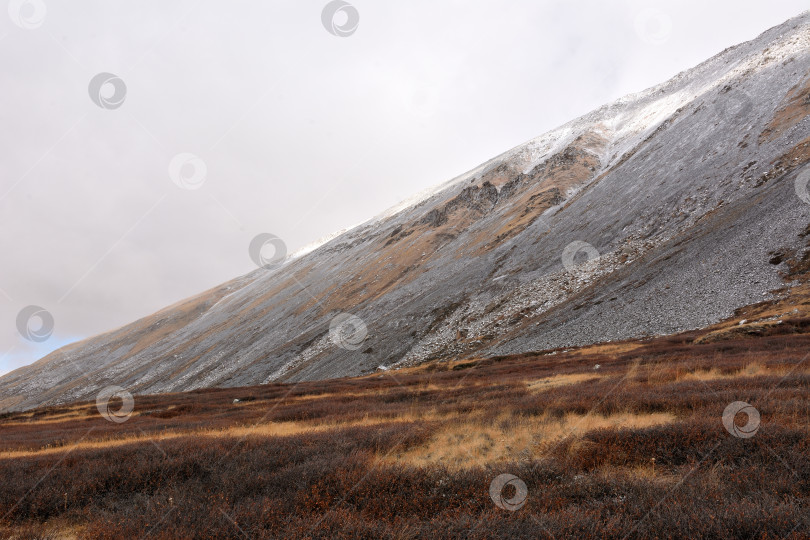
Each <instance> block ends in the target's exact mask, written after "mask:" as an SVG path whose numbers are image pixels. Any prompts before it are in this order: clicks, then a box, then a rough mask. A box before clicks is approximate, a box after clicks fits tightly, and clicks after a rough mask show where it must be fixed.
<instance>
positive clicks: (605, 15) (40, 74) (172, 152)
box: [0, 0, 806, 373]
mask: <svg viewBox="0 0 810 540" xmlns="http://www.w3.org/2000/svg"><path fill="white" fill-rule="evenodd" d="M326 5H327V2H326V1H325V0H275V1H258V0H257V1H253V2H248V1H234V2H223V1H216V2H214V1H208V0H184V1H176V2H170V1H166V0H140V1H138V2H130V3H124V2H120V1H109V0H99V1H83V2H69V1H68V0H61V1H56V0H12V1H11V2H10V3H9V6H8V16H0V69H2V73H3V75H2V83H0V89H1V90H0V92H2V98H3V99H2V101H0V120H1V121H2V122H1V123H0V160H1V162H2V164H3V165H2V169H0V170H1V171H2V172H0V260H1V261H2V264H0V373H3V372H6V371H9V370H11V369H14V368H16V367H19V366H21V365H24V364H27V363H30V362H31V361H33V360H36V359H37V358H38V357H40V356H42V355H44V354H45V353H47V352H49V351H50V350H53V349H55V348H57V347H58V346H61V345H64V344H65V343H68V342H71V341H74V340H76V339H81V338H83V337H87V336H91V335H94V334H97V333H100V332H103V331H105V330H109V329H111V328H114V327H117V326H120V325H122V324H125V323H127V322H130V321H132V320H135V319H136V318H138V317H141V316H144V315H147V314H149V313H152V312H154V311H156V310H158V309H160V308H161V307H164V306H165V305H167V304H170V303H173V302H175V301H177V300H179V299H182V298H185V297H188V296H190V295H193V294H195V293H198V292H200V291H202V290H204V289H206V288H209V287H212V286H214V285H216V284H218V283H221V282H223V281H226V280H228V279H231V278H233V277H235V276H237V275H240V274H244V273H246V272H249V271H251V270H252V269H254V268H255V265H254V263H253V262H252V261H251V259H250V258H249V256H248V245H249V243H250V240H251V239H252V238H253V237H254V236H255V235H257V234H259V233H262V232H270V233H273V234H276V235H277V236H279V237H281V238H282V239H283V240H284V241H285V243H286V244H287V247H288V250H289V251H290V252H292V251H294V250H296V249H298V248H300V247H302V246H303V245H305V244H308V243H310V242H312V241H314V240H316V239H318V238H320V237H322V236H324V235H326V234H329V233H331V232H333V231H335V230H338V229H342V228H344V227H348V226H351V225H354V224H356V223H358V222H361V221H364V220H366V219H368V218H370V217H372V216H374V215H375V214H378V213H380V212H381V211H383V210H385V209H386V208H388V207H391V206H393V205H394V204H396V203H397V202H399V201H400V200H402V199H404V198H406V197H408V196H410V195H412V194H414V193H415V192H417V191H420V190H422V189H424V188H426V187H430V186H432V185H435V184H438V183H441V182H443V181H445V180H448V179H449V178H451V177H454V176H456V175H458V174H460V173H462V172H464V171H466V170H469V169H471V168H473V167H474V166H476V165H478V164H479V163H481V162H483V161H486V160H487V159H489V158H491V157H493V156H495V155H497V154H499V153H501V152H503V151H504V150H507V149H509V148H511V147H513V146H516V145H518V144H520V143H522V142H524V141H526V140H528V139H530V138H532V137H535V136H537V135H540V134H541V133H543V132H545V131H547V130H549V129H551V128H554V127H556V126H558V125H560V124H562V123H564V122H566V121H568V120H570V119H572V118H574V117H576V116H579V115H581V114H584V113H586V112H588V111H589V110H591V109H594V108H596V107H598V106H599V105H601V104H603V103H605V102H608V101H611V100H613V99H616V98H618V97H620V96H622V95H624V94H627V93H630V92H635V91H639V90H643V89H644V88H647V87H649V86H652V85H654V84H656V83H659V82H663V81H664V80H666V79H668V78H669V77H671V76H673V75H675V74H676V73H678V72H679V71H682V70H684V69H688V68H689V67H692V66H693V65H695V64H697V63H699V62H701V61H703V60H705V59H707V58H708V57H710V56H712V55H714V54H716V53H718V52H720V51H721V50H723V49H724V48H726V47H728V46H730V45H733V44H736V43H738V42H741V41H745V40H748V39H751V38H753V37H755V36H756V35H758V34H759V33H761V32H762V31H764V30H766V29H767V28H769V27H771V26H774V25H776V24H779V23H781V22H783V21H784V20H786V19H788V18H789V17H791V16H794V15H797V14H799V13H800V12H801V11H802V10H803V9H806V0H801V1H783V2H770V3H766V2H746V1H739V0H736V1H713V2H706V1H700V2H698V1H682V2H675V1H668V2H665V1H661V2H651V1H630V0H625V1H612V2H607V1H604V0H600V1H543V0H513V1H503V2H491V1H489V2H483V1H460V0H424V1H423V0H409V1H408V2H395V1H385V2H383V1H379V0H375V1H370V0H352V1H351V7H346V8H344V9H343V10H341V11H339V12H338V13H337V14H336V15H335V18H334V22H335V23H336V24H337V25H338V27H341V26H347V25H350V24H351V23H352V20H351V16H352V11H351V10H352V8H353V9H355V10H356V13H357V15H358V16H359V24H358V25H357V27H356V30H355V31H354V32H353V33H351V35H348V36H345V37H339V36H335V35H333V34H331V33H330V32H329V31H328V30H327V28H326V27H325V26H324V24H323V21H322V13H323V10H324V7H325V6H326ZM0 15H4V14H0ZM329 20H332V19H329ZM347 33H348V32H347ZM99 73H111V74H114V75H115V76H116V77H118V78H120V81H123V84H124V85H125V86H126V92H125V94H124V93H121V92H120V91H119V92H118V93H117V94H116V92H115V91H114V88H113V87H112V86H109V85H106V86H103V87H102V88H101V97H99V92H98V91H96V92H95V95H94V97H95V101H96V102H100V103H102V104H104V103H106V104H107V105H106V106H107V107H108V108H104V107H101V106H99V105H98V104H97V103H96V102H94V99H92V98H91V95H90V94H91V92H90V91H89V87H90V85H91V80H93V79H94V77H95V76H96V75H97V74H99ZM119 84H120V83H119ZM122 97H123V101H121V98H122ZM178 154H193V155H194V156H197V157H198V160H197V161H192V162H191V163H187V164H186V165H185V167H179V165H182V163H184V162H187V161H188V159H185V160H184V159H182V158H178V159H179V161H177V163H178V164H179V165H178V168H179V170H180V171H181V173H180V174H181V175H182V176H183V177H191V178H189V179H188V181H187V183H186V185H188V184H189V183H192V184H193V183H194V182H196V181H197V180H202V181H201V183H199V184H195V185H194V186H193V187H197V188H198V189H193V190H190V189H183V188H182V187H180V186H178V185H177V184H176V183H174V182H173V181H172V177H171V174H170V172H169V169H170V163H172V160H173V158H174V157H175V156H177V155H178ZM195 164H196V165H197V167H196V168H195V166H194V165H195ZM203 167H204V170H203ZM195 171H196V172H198V173H200V176H198V177H193V174H194V173H195ZM203 173H204V176H203ZM28 305H38V306H42V307H43V308H45V309H46V310H47V311H48V312H49V313H51V314H52V315H53V320H54V327H53V333H52V335H51V336H50V339H48V340H47V341H44V342H42V343H38V344H37V343H32V342H30V341H28V340H25V339H23V338H22V337H21V336H20V333H19V332H18V328H17V324H16V319H17V316H18V314H19V312H20V311H21V310H22V309H23V308H25V307H26V306H28ZM35 327H36V325H34V326H33V327H32V328H33V329H36V328H35Z"/></svg>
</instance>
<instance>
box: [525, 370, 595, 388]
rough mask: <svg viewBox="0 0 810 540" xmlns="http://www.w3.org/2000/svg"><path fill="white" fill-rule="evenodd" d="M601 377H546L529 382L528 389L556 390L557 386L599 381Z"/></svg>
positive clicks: (579, 375) (587, 375)
mask: <svg viewBox="0 0 810 540" xmlns="http://www.w3.org/2000/svg"><path fill="white" fill-rule="evenodd" d="M601 378H602V376H601V375H597V374H595V373H569V374H566V375H554V376H553V377H546V378H544V379H537V380H534V381H529V383H528V388H529V390H533V391H543V390H548V389H549V388H556V387H558V386H566V385H569V384H579V383H581V382H585V381H593V380H596V379H601Z"/></svg>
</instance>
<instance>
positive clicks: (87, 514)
mask: <svg viewBox="0 0 810 540" xmlns="http://www.w3.org/2000/svg"><path fill="white" fill-rule="evenodd" d="M790 307H791V309H790V311H789V312H787V314H785V310H786V308H785V306H781V305H779V304H778V303H777V304H768V305H762V306H757V307H755V308H751V309H749V310H748V312H746V313H741V314H739V315H740V316H739V317H737V318H735V319H734V320H732V321H727V322H726V323H725V324H723V325H718V326H717V327H713V328H711V329H707V330H705V331H701V332H693V333H688V334H683V335H679V336H674V337H669V338H659V339H655V340H649V341H644V342H628V343H615V344H606V345H602V346H594V347H589V348H585V349H579V350H572V351H554V352H552V353H548V352H547V353H542V354H541V353H538V354H527V355H521V356H516V357H508V358H490V359H484V360H480V361H467V362H455V363H437V364H432V365H428V366H424V367H421V368H418V369H410V370H406V371H399V372H395V373H392V372H381V373H378V374H375V375H373V376H368V377H363V378H355V379H342V380H333V381H327V382H319V383H302V384H298V385H265V386H258V387H250V388H238V389H216V390H204V391H197V392H190V393H184V394H174V395H161V396H135V400H134V404H135V408H134V411H133V413H132V414H131V415H130V416H127V417H125V421H123V422H120V423H117V422H111V421H108V420H106V419H105V418H103V417H102V416H101V414H100V413H99V410H98V409H97V406H96V403H80V404H74V405H70V406H63V407H52V408H45V409H38V410H34V411H26V412H22V413H7V414H5V415H2V417H1V418H0V434H2V437H1V438H0V441H1V442H0V474H2V478H3V489H2V491H0V533H2V536H3V537H14V538H71V537H79V538H83V537H91V538H110V539H118V538H143V537H147V538H191V537H209V538H279V537H291V538H292V537H294V538H417V537H419V538H422V537H427V538H457V537H463V538H494V537H502V538H563V537H572V536H576V537H599V538H624V537H629V538H665V537H671V538H676V537H679V538H684V537H693V538H694V537H706V538H808V537H810V438H808V435H810V401H808V397H810V360H808V352H810V333H808V332H810V319H808V318H806V317H805V316H804V315H806V313H805V309H806V306H805V305H804V304H803V303H802V305H801V306H799V307H794V306H790ZM780 312H781V315H780ZM774 313H776V315H774ZM742 317H748V318H749V319H753V322H749V319H746V320H745V321H744V322H743V323H742V324H740V321H741V320H742ZM235 400H238V401H235ZM735 402H744V403H745V404H750V407H748V408H746V409H744V410H742V411H741V412H740V413H739V414H737V415H736V417H734V416H729V413H728V410H729V409H727V407H729V406H730V405H731V404H733V403H735ZM732 407H733V406H732ZM739 407H743V405H740V406H739ZM739 407H738V408H739ZM111 408H112V409H115V408H116V407H115V405H113V406H112V407H111ZM724 411H725V412H726V423H725V425H724ZM733 412H734V410H732V411H731V415H733ZM757 413H758V415H759V418H758V419H757ZM122 419H123V418H122ZM729 419H730V422H729ZM734 422H736V424H735V423H734ZM735 425H736V426H737V428H736V429H735ZM504 474H508V475H513V476H510V477H504V476H501V475H504ZM514 477H517V479H515V478H514ZM524 486H525V489H524ZM501 488H502V489H501Z"/></svg>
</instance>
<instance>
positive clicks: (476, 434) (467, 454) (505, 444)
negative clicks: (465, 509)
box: [381, 413, 675, 469]
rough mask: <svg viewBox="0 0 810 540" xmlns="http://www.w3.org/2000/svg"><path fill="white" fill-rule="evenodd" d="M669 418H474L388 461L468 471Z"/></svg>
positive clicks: (457, 422) (453, 423)
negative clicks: (563, 441) (585, 436)
mask: <svg viewBox="0 0 810 540" xmlns="http://www.w3.org/2000/svg"><path fill="white" fill-rule="evenodd" d="M674 420H675V416H673V415H671V414H668V413H652V414H631V413H627V414H615V415H610V416H602V415H581V414H567V415H565V416H562V417H554V416H549V415H543V416H536V417H513V416H509V415H504V416H501V417H499V418H498V419H497V420H496V421H494V422H488V423H487V422H484V421H482V420H481V419H476V418H473V417H471V416H468V417H465V418H463V419H462V418H460V419H457V420H454V421H450V422H447V423H446V424H445V426H444V427H443V428H442V429H440V430H439V432H438V433H437V434H436V435H434V436H433V437H432V438H431V439H430V441H428V443H427V444H426V445H424V446H419V447H415V448H410V449H408V450H407V451H405V452H401V453H398V454H395V455H391V456H388V457H385V458H381V459H384V460H385V461H395V462H399V463H405V464H408V465H414V466H427V465H431V464H435V463H442V464H444V465H446V466H447V467H450V468H453V469H458V468H470V467H477V466H482V465H485V464H488V463H494V462H499V461H505V460H513V459H516V458H517V459H520V458H525V459H528V458H535V459H536V458H538V457H541V456H542V455H543V454H544V453H545V452H546V451H547V450H548V449H550V448H551V447H553V445H554V444H555V443H557V442H558V441H560V440H561V439H563V438H565V437H568V436H574V437H578V436H581V435H583V434H584V433H587V432H589V431H593V430H595V429H601V428H636V429H638V428H645V427H650V426H655V425H660V424H666V423H669V422H673V421H674Z"/></svg>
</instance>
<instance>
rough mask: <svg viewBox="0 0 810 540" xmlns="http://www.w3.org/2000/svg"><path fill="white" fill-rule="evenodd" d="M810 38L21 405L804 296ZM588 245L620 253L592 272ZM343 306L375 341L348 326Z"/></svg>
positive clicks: (515, 156)
mask: <svg viewBox="0 0 810 540" xmlns="http://www.w3.org/2000/svg"><path fill="white" fill-rule="evenodd" d="M808 51H810V14H808V13H805V14H803V15H801V16H799V17H797V18H794V19H791V20H790V21H787V22H786V23H784V24H782V25H780V26H778V27H776V28H773V29H771V30H769V31H767V32H765V33H764V34H762V35H761V36H759V37H758V38H757V39H755V40H752V41H750V42H747V43H744V44H741V45H738V46H736V47H732V48H730V49H727V50H725V51H723V52H722V53H720V54H719V55H717V56H715V57H714V58H712V59H710V60H708V61H706V62H704V63H703V64H701V65H699V66H697V67H695V68H693V69H691V70H689V71H686V72H683V73H681V74H679V75H677V76H676V77H674V78H673V79H671V80H670V81H668V82H666V83H664V84H662V85H659V86H656V87H653V88H650V89H648V90H646V91H644V92H641V93H638V94H634V95H631V96H627V97H625V98H622V99H619V100H617V101H616V102H614V103H611V104H609V105H605V106H603V107H601V108H600V109H598V110H596V111H593V112H592V113H589V114H587V115H585V116H583V117H581V118H578V119H576V120H574V121H572V122H569V123H568V124H566V125H564V126H562V127H560V128H558V129H555V130H553V131H551V132H549V133H546V134H545V135H543V136H541V137H538V138H537V139H534V140H532V141H529V142H528V143H526V144H524V145H521V146H519V147H517V148H515V149H513V150H510V151H509V152H506V153H504V154H502V155H501V156H498V157H496V158H494V159H492V160H490V161H489V162H487V163H485V164H483V165H481V166H480V167H478V168H476V169H475V170H473V171H470V172H469V173H467V174H465V175H462V176H460V177H458V178H456V179H454V180H452V181H450V182H448V183H446V184H444V185H443V186H440V188H437V189H436V190H434V191H433V192H431V193H428V194H426V195H425V196H423V197H422V198H420V199H418V200H417V201H416V202H414V203H412V204H408V205H403V206H402V207H401V208H398V209H396V210H395V211H391V212H388V213H386V214H384V215H382V216H379V217H378V218H375V219H374V220H371V221H369V222H367V223H364V224H363V225H361V226H358V227H356V228H354V229H352V230H350V231H348V232H346V233H344V234H342V235H340V236H338V237H337V238H334V239H332V240H331V241H329V242H327V243H326V244H324V245H322V246H320V247H319V248H317V249H315V250H314V251H311V252H309V253H307V254H305V255H302V256H300V257H297V258H294V259H291V260H288V261H286V262H285V263H284V264H283V265H282V266H280V267H278V268H275V269H273V270H266V269H263V268H262V269H258V270H256V271H255V272H253V273H251V274H248V275H246V276H243V277H241V278H238V279H235V280H233V281H231V282H228V283H226V284H224V285H222V286H220V287H218V288H216V289H212V290H211V291H207V292H205V293H202V294H201V295H199V296H197V297H194V298H192V299H189V300H187V301H184V302H181V303H179V304H176V305H175V306H172V307H169V308H166V309H164V310H162V311H160V312H158V313H156V314H154V315H152V316H150V317H146V318H144V319H142V320H140V321H137V322H135V323H133V324H131V325H128V326H125V327H123V328H120V329H118V330H115V331H113V332H110V333H107V334H104V335H101V336H98V337H95V338H92V339H89V340H86V341H83V342H81V343H77V344H73V345H71V346H68V347H65V348H63V349H61V350H59V351H57V352H55V353H53V354H51V355H49V356H47V357H45V358H43V359H42V360H40V361H38V362H36V363H35V364H32V365H31V366H27V367H24V368H21V369H18V370H16V371H14V372H12V373H9V374H7V375H5V376H4V377H2V378H0V408H12V409H20V408H28V407H32V406H36V405H41V404H47V403H58V402H66V401H71V400H76V399H93V398H94V397H95V394H96V393H97V392H98V391H99V390H100V389H101V388H104V387H105V386H108V385H118V386H122V387H124V388H127V389H128V390H129V391H130V392H133V393H159V392H169V391H178V390H190V389H195V388H201V387H208V386H241V385H248V384H258V383H263V382H269V381H273V380H279V381H297V380H314V379H323V378H331V377H338V376H346V375H358V374H363V373H369V372H371V371H374V370H376V369H378V368H380V367H382V368H391V367H400V366H407V365H413V364H417V363H419V362H422V361H424V360H426V359H436V358H459V357H460V358H464V357H479V356H483V355H486V356H489V355H498V354H506V353H516V352H523V351H530V350H541V349H548V348H555V347H565V346H572V345H581V344H586V343H594V342H601V341H606V340H614V339H623V338H631V337H643V336H646V335H653V334H665V333H672V332H677V331H680V330H684V329H689V328H697V327H703V326H706V325H708V324H711V323H714V322H716V321H718V320H720V319H722V318H724V317H727V316H728V315H730V314H731V313H732V312H733V311H734V309H736V308H738V307H740V306H743V305H746V304H751V303H754V302H757V301H760V300H763V299H765V298H767V297H769V296H771V294H772V293H771V291H774V290H776V289H779V288H782V287H785V285H786V283H785V280H784V274H785V272H786V269H787V266H788V265H789V264H790V262H791V261H792V260H800V259H802V257H803V256H804V253H805V251H804V250H805V248H806V245H805V240H804V237H803V236H800V235H801V234H802V233H803V231H804V229H805V227H806V226H807V224H808V217H809V216H810V211H809V210H810V209H809V208H808V206H807V204H806V203H804V202H803V201H802V200H801V199H800V198H799V197H798V196H797V195H796V191H795V188H794V180H795V179H796V177H797V176H798V175H799V174H800V172H801V170H802V167H803V166H805V164H806V163H807V162H808V161H810V123H808V118H807V114H808V112H810V53H808ZM583 254H588V255H589V256H590V257H593V256H594V255H597V254H598V255H599V256H598V257H597V258H593V259H592V260H590V261H589V262H588V263H586V264H579V263H580V261H581V258H582V255H583ZM777 254H779V255H778V256H777ZM342 313H350V314H352V315H353V316H355V317H358V318H359V319H360V320H361V321H362V322H363V323H364V325H365V328H366V329H367V336H365V339H362V340H360V339H354V338H361V337H363V334H364V332H362V331H361V332H360V335H355V336H351V335H350V336H348V340H345V339H343V338H339V339H336V337H335V334H334V333H333V334H331V335H330V324H332V326H333V327H334V325H335V318H336V317H339V316H340V315H341V314H342ZM342 320H343V319H341V318H338V319H337V321H338V322H339V321H342ZM355 320H356V319H350V321H355ZM343 328H344V329H345V328H346V327H345V326H344V327H343ZM344 337H345V336H344ZM341 340H343V341H342V343H336V342H341ZM341 345H342V346H341Z"/></svg>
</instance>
